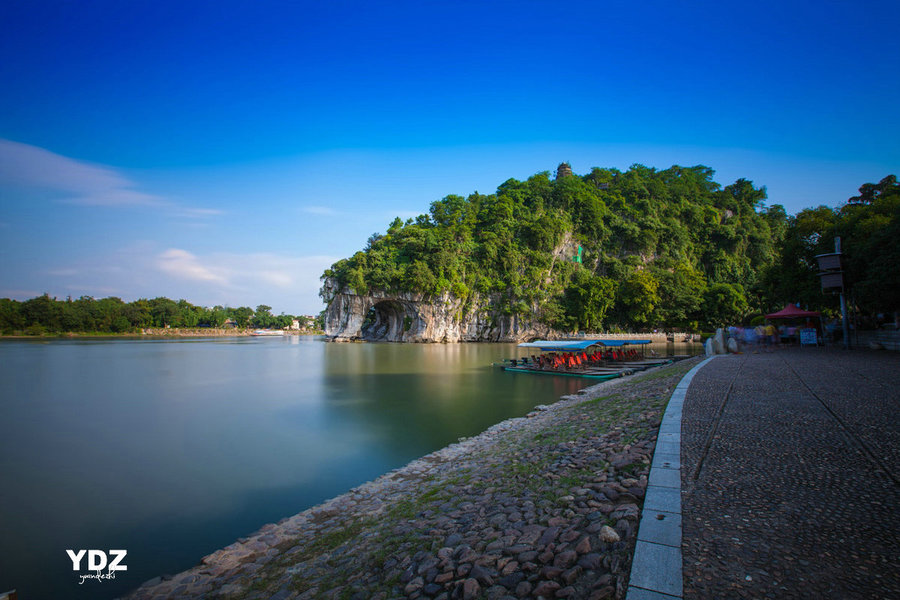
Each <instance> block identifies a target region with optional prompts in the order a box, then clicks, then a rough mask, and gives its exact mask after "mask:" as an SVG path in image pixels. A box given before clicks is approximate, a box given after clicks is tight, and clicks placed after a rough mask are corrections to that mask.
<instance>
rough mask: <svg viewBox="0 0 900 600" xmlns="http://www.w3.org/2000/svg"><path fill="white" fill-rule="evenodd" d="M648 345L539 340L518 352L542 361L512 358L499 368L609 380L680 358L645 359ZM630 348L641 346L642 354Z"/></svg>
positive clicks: (620, 342) (642, 342) (520, 371)
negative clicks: (528, 350) (530, 351)
mask: <svg viewBox="0 0 900 600" xmlns="http://www.w3.org/2000/svg"><path fill="white" fill-rule="evenodd" d="M649 343H650V340H575V341H572V340H564V341H551V340H537V341H534V342H527V343H524V344H519V348H535V349H537V350H539V351H540V352H541V354H540V356H539V357H535V356H531V357H524V358H510V359H506V360H505V361H504V362H502V363H500V364H499V365H498V366H500V367H502V368H503V370H504V371H510V372H513V373H536V374H541V375H563V376H567V377H587V378H590V379H601V380H607V379H615V378H616V377H622V376H625V375H630V374H632V373H634V372H635V371H642V370H644V369H649V368H650V367H655V366H658V365H662V364H666V363H670V362H672V361H673V360H675V359H676V358H680V357H672V358H654V357H646V356H645V354H644V348H643V347H644V346H645V345H646V344H649ZM628 346H640V347H641V352H640V354H638V353H637V351H636V350H635V349H633V348H627V347H628ZM589 349H590V350H591V352H590V353H588V350H589ZM545 352H546V353H550V354H547V355H545V354H544V353H545Z"/></svg>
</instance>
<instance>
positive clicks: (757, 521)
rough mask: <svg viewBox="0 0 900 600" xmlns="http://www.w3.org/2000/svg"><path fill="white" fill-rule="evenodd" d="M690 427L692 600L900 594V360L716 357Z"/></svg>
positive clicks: (686, 494)
mask: <svg viewBox="0 0 900 600" xmlns="http://www.w3.org/2000/svg"><path fill="white" fill-rule="evenodd" d="M681 425H682V428H681V499H682V527H683V536H682V545H681V548H682V553H683V583H684V590H683V597H684V598H685V599H701V598H843V599H849V598H900V355H898V354H897V353H886V352H873V351H868V350H854V351H844V350H837V349H830V348H829V349H827V350H826V349H822V348H818V349H812V348H805V349H792V350H784V349H779V350H778V351H775V352H772V353H749V354H741V355H731V356H727V357H719V358H717V359H715V360H712V361H710V362H709V363H707V364H706V365H705V366H704V367H703V368H702V369H700V370H699V371H698V372H697V374H696V376H695V377H694V378H693V381H692V382H691V386H690V388H689V390H688V392H687V396H686V398H685V400H684V409H683V417H682V424H681ZM651 479H652V476H651ZM633 575H634V573H632V576H633ZM654 597H659V598H663V597H665V596H654Z"/></svg>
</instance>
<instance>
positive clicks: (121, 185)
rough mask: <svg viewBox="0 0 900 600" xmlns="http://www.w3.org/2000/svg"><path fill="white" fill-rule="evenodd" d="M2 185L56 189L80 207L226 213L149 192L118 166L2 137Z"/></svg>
mask: <svg viewBox="0 0 900 600" xmlns="http://www.w3.org/2000/svg"><path fill="white" fill-rule="evenodd" d="M0 184H7V185H14V186H20V187H24V188H30V189H42V190H53V191H55V192H57V193H60V194H62V197H61V198H60V199H59V201H60V202H65V203H67V204H75V205H81V206H102V207H155V208H162V209H166V210H168V212H169V213H170V214H171V215H172V216H176V217H187V218H203V217H210V216H217V215H220V214H223V213H222V211H221V210H218V209H212V208H193V207H187V206H181V205H179V204H178V203H176V202H173V201H171V200H169V199H166V198H164V197H162V196H158V195H155V194H150V193H146V192H144V191H141V190H140V189H139V187H140V184H139V183H137V182H135V181H133V180H131V179H130V178H128V177H127V176H125V175H124V174H122V173H121V172H119V171H118V170H117V169H115V168H113V167H109V166H104V165H95V164H91V163H88V162H85V161H80V160H76V159H73V158H69V157H66V156H62V155H60V154H56V153H54V152H51V151H49V150H46V149H44V148H39V147H37V146H31V145H29V144H23V143H21V142H14V141H12V140H7V139H2V138H0Z"/></svg>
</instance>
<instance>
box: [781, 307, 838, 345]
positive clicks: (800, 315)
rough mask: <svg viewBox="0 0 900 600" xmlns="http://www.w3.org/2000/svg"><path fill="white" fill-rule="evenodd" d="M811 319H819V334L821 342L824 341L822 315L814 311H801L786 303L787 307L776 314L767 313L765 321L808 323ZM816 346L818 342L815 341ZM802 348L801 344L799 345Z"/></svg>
mask: <svg viewBox="0 0 900 600" xmlns="http://www.w3.org/2000/svg"><path fill="white" fill-rule="evenodd" d="M813 317H818V318H819V332H820V333H821V334H822V341H823V342H824V341H825V324H824V323H823V322H822V313H820V312H818V311H814V310H803V309H802V308H800V307H798V306H797V305H796V304H791V303H788V305H787V306H785V307H784V308H782V309H781V310H779V311H778V312H773V313H769V314H767V315H766V318H767V319H806V320H807V323H809V322H810V321H811V320H812V318H813ZM816 345H818V340H817V341H816ZM801 346H802V343H801Z"/></svg>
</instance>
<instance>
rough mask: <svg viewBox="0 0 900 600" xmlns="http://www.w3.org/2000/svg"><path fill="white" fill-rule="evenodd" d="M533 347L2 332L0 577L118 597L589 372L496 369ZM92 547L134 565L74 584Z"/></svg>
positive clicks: (62, 594)
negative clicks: (40, 336)
mask: <svg viewBox="0 0 900 600" xmlns="http://www.w3.org/2000/svg"><path fill="white" fill-rule="evenodd" d="M670 349H671V346H670ZM660 350H662V351H664V350H665V345H663V347H662V349H660ZM524 354H525V351H524V350H519V349H518V348H516V347H515V346H514V345H511V344H449V345H443V344H428V345H420V344H416V345H409V344H331V343H326V342H324V341H322V339H320V338H313V337H295V336H288V337H284V338H246V337H244V338H215V339H178V340H169V339H166V340H162V339H152V340H147V339H140V340H139V339H121V338H118V339H96V340H50V341H47V340H6V341H0V425H2V427H0V592H3V591H6V590H9V589H13V588H15V589H17V590H18V592H19V598H21V599H22V600H26V599H28V600H32V599H35V598H37V599H41V598H72V599H79V598H91V599H100V600H102V599H104V598H107V599H108V598H114V597H116V596H118V595H120V594H122V593H125V592H127V591H128V590H130V589H133V588H135V587H137V586H138V585H140V584H141V583H142V582H143V581H146V580H147V579H150V578H152V577H154V576H156V575H160V574H163V573H172V574H174V573H177V572H179V571H182V570H184V569H186V568H189V567H191V566H193V565H195V564H197V562H198V561H199V560H200V558H201V557H203V556H204V555H206V554H208V553H210V552H212V551H214V550H216V549H218V548H221V547H224V546H226V545H228V544H230V543H232V542H233V541H235V540H236V539H237V538H239V537H242V536H245V535H247V534H249V533H252V532H253V531H255V530H256V529H258V528H259V527H261V526H262V525H264V524H265V523H269V522H274V521H278V520H279V519H281V518H284V517H287V516H290V515H293V514H295V513H297V512H300V511H302V510H304V509H306V508H308V507H310V506H313V505H315V504H317V503H319V502H321V501H323V500H325V499H327V498H330V497H333V496H336V495H339V494H341V493H343V492H345V491H347V490H349V489H350V488H352V487H354V486H356V485H358V484H360V483H363V482H365V481H369V480H371V479H374V478H376V477H378V476H379V475H381V474H383V473H385V472H387V471H390V470H391V469H394V468H397V467H400V466H402V465H404V464H406V463H407V462H409V461H411V460H413V459H415V458H418V457H420V456H422V455H424V454H427V453H429V452H432V451H434V450H436V449H439V448H441V447H444V446H446V445H447V444H450V443H452V442H455V441H456V440H457V439H458V438H459V437H463V436H466V437H467V436H471V435H474V434H477V433H479V432H481V431H484V430H485V429H486V428H488V427H489V426H491V425H493V424H495V423H498V422H500V421H502V420H504V419H507V418H510V417H515V416H521V415H524V414H525V413H527V412H529V411H530V410H531V409H532V408H533V407H534V406H535V405H537V404H541V403H550V402H553V401H555V400H556V399H557V398H558V397H559V396H561V395H563V394H568V393H572V392H575V391H577V390H578V389H580V388H582V387H585V386H587V385H591V384H592V383H595V381H594V380H590V379H579V378H574V377H557V376H545V375H527V374H524V375H523V374H514V373H507V372H504V371H502V370H501V369H497V368H493V367H491V366H490V365H491V363H493V362H495V361H499V360H500V359H502V358H505V357H513V356H517V355H524ZM81 549H84V550H102V551H103V552H104V553H107V551H108V550H110V549H117V550H126V551H127V555H126V556H125V558H124V559H123V560H122V563H121V564H124V565H126V566H127V571H118V572H116V573H115V579H105V580H96V579H87V580H85V581H84V583H83V584H79V582H80V581H81V577H80V575H87V574H91V573H90V571H88V570H87V566H88V556H87V555H85V556H84V557H83V558H82V561H81V563H80V564H79V566H80V567H81V570H80V571H75V570H73V564H72V560H71V559H70V558H69V556H68V555H67V553H66V550H73V551H74V552H75V553H77V552H78V551H79V550H81ZM108 554H109V555H110V556H112V553H108ZM106 572H108V571H104V573H106Z"/></svg>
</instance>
